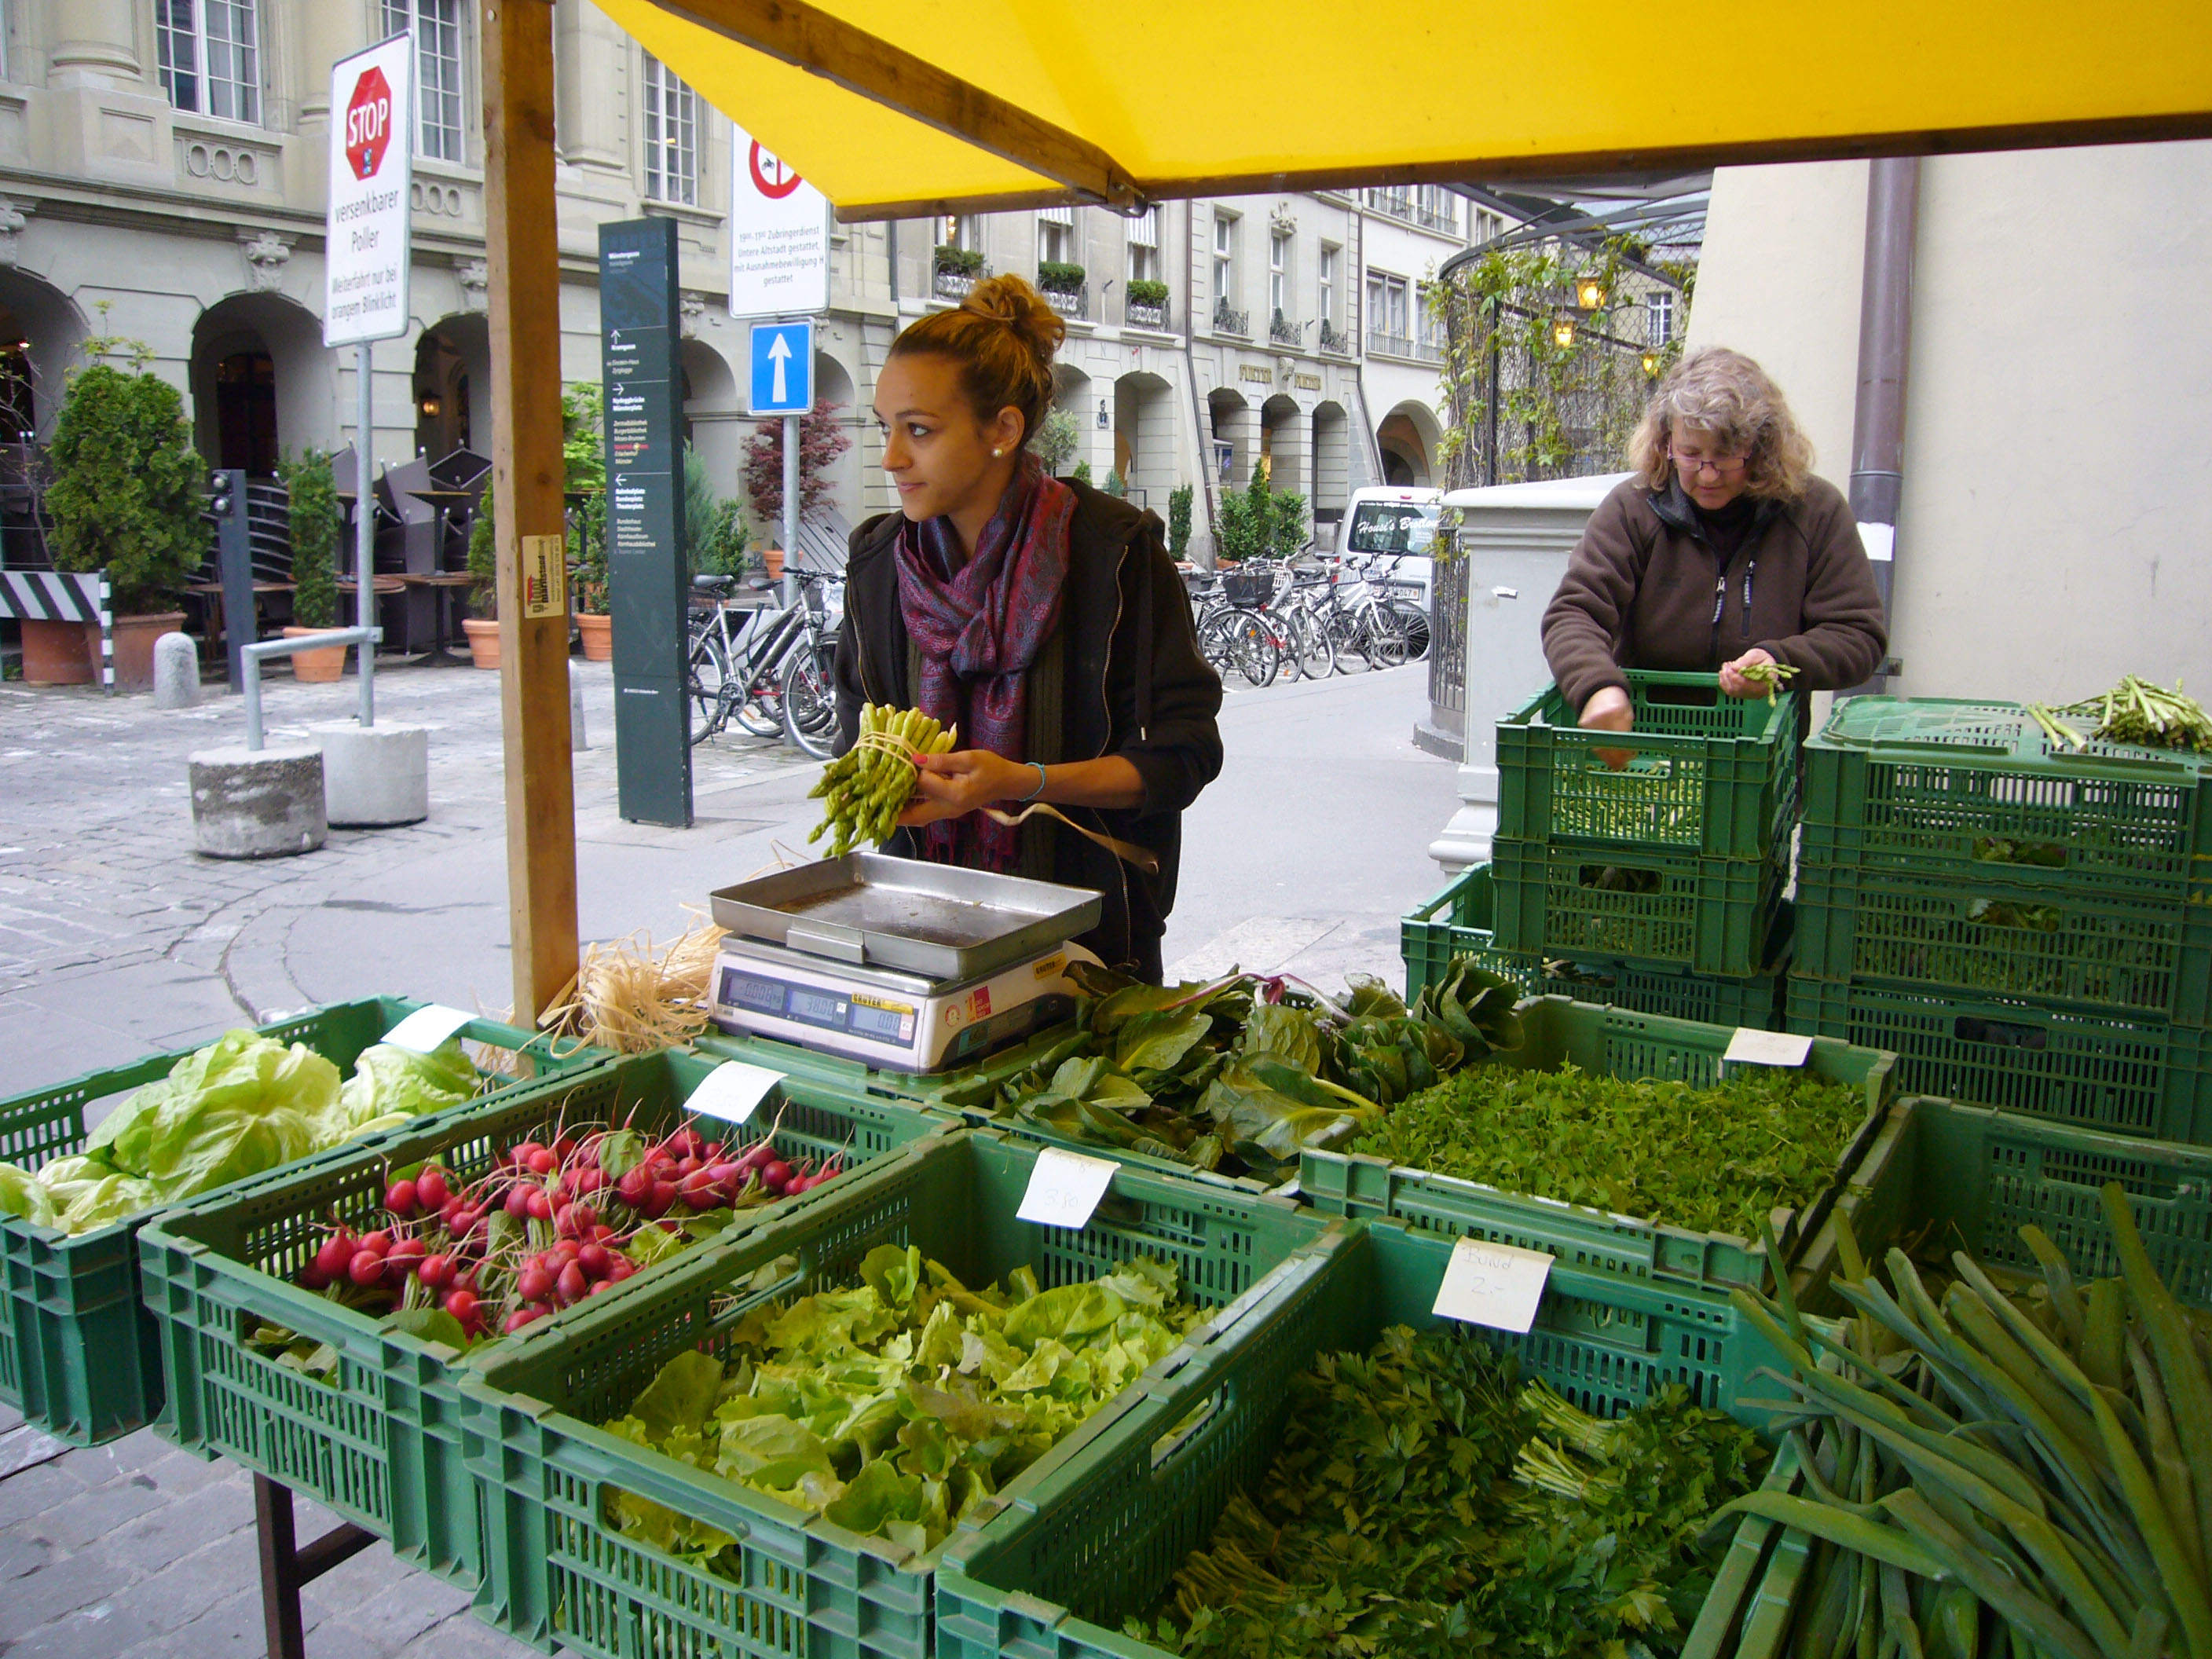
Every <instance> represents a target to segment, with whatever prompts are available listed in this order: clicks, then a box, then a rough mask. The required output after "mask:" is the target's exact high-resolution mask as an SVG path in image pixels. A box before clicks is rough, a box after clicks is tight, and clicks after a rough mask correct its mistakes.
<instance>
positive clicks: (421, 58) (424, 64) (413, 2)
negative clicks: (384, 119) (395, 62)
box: [384, 0, 467, 161]
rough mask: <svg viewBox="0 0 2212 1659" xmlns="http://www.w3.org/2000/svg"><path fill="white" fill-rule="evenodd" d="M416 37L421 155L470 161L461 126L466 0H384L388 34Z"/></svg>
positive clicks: (419, 149)
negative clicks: (409, 32)
mask: <svg viewBox="0 0 2212 1659" xmlns="http://www.w3.org/2000/svg"><path fill="white" fill-rule="evenodd" d="M409 29H411V30H412V31H413V32H414V35H415V108H416V123H415V125H416V134H417V137H416V146H415V148H416V154H417V155H427V156H428V157H429V158H430V159H431V160H433V161H465V160H466V159H467V151H466V149H465V147H464V140H465V138H466V137H467V133H466V130H465V127H464V126H463V125H462V105H461V88H462V85H463V82H462V79H461V0H384V32H385V33H386V34H398V33H402V32H404V31H406V30H409Z"/></svg>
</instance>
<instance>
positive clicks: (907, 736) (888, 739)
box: [806, 703, 960, 859]
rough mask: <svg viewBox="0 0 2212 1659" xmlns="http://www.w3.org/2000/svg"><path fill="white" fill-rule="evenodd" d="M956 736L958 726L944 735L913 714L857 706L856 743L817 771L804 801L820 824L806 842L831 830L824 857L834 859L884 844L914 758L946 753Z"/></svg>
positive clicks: (910, 780)
mask: <svg viewBox="0 0 2212 1659" xmlns="http://www.w3.org/2000/svg"><path fill="white" fill-rule="evenodd" d="M959 735H960V728H959V727H958V726H954V727H952V728H951V730H950V731H947V730H946V729H945V728H944V727H942V726H939V725H938V723H937V722H936V721H935V720H932V719H931V718H930V717H929V716H928V715H927V714H923V713H922V712H921V710H920V709H919V708H884V707H881V706H879V705H878V704H876V703H867V704H865V705H863V706H862V708H861V709H860V738H859V740H858V741H857V742H855V743H854V744H853V746H852V747H851V748H850V749H848V750H846V751H845V752H844V753H843V754H842V755H840V756H838V757H837V758H836V759H835V760H833V761H831V762H830V763H829V764H828V765H827V766H825V767H823V769H822V777H821V781H819V782H817V784H816V785H815V786H814V787H813V788H811V789H810V790H808V791H807V799H810V800H818V801H820V802H821V803H822V822H821V823H817V824H816V825H815V826H814V829H813V830H812V831H811V833H810V834H809V835H808V836H807V837H806V839H807V840H808V842H817V841H819V840H821V839H822V837H823V834H824V833H825V832H827V831H829V830H831V829H835V830H836V836H835V838H834V839H833V840H832V841H831V842H830V844H829V856H830V857H831V858H833V859H836V858H842V857H844V856H845V854H848V853H849V852H851V851H852V850H853V848H854V847H855V846H857V845H859V844H860V843H862V842H867V843H870V844H880V843H882V842H885V841H887V840H889V839H890V833H891V831H892V829H895V828H896V826H897V824H898V817H899V814H900V813H901V812H903V811H906V806H907V803H908V801H909V800H911V799H913V798H914V789H915V775H916V770H917V769H916V767H915V757H918V756H921V755H943V754H948V753H950V752H951V748H952V744H953V740H954V739H955V738H957V737H958V736H959Z"/></svg>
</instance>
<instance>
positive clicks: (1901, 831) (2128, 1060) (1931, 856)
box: [1785, 697, 2212, 1141]
mask: <svg viewBox="0 0 2212 1659" xmlns="http://www.w3.org/2000/svg"><path fill="white" fill-rule="evenodd" d="M2208 780H2212V761H2207V760H2205V759H2202V758H2200V757H2196V756H2192V755H2182V754H2176V753H2173V752H2171V751H2166V750H2151V749H2142V748H2136V747H2132V746H2129V745H2124V744H2109V743H2100V742H2096V741H2091V742H2089V743H2087V744H2086V745H2085V746H2083V747H2081V748H2079V749H2076V748H2075V747H2073V746H2072V745H2069V744H2053V743H2052V742H2051V740H2050V738H2048V737H2047V735H2046V734H2045V732H2044V731H2043V729H2042V727H2041V726H2039V724H2038V723H2037V722H2036V720H2034V718H2033V716H2032V715H2030V714H2028V712H2027V710H2026V709H2025V708H2021V707H2020V706H2019V705H2017V704H2014V703H2002V702H1956V701H1948V700H1936V699H1917V700H1916V699H1903V698H1891V697H1857V698H1852V699H1850V700H1849V701H1847V702H1842V703H1839V704H1838V705H1837V707H1836V710H1835V713H1834V714H1833V715H1832V717H1831V718H1830V720H1829V721H1828V723H1827V726H1826V728H1825V729H1824V730H1823V731H1822V732H1821V733H1820V736H1819V737H1818V738H1815V739H1814V741H1813V742H1811V743H1810V744H1808V745H1807V746H1806V757H1805V831H1804V844H1803V847H1802V852H1801V857H1800V866H1799V870H1798V877H1797V915H1796V951H1795V955H1794V957H1793V958H1792V962H1791V967H1790V975H1791V977H1790V987H1789V993H1788V1001H1787V1012H1786V1016H1785V1018H1786V1023H1787V1024H1789V1026H1790V1029H1792V1030H1804V1031H1812V1032H1816V1033H1819V1034H1821V1035H1825V1036H1842V1037H1844V1038H1846V1039H1847V1040H1848V1041H1850V1042H1861V1043H1869V1044H1873V1045H1875V1046H1877V1047H1880V1048H1889V1049H1893V1050H1894V1051H1895V1052H1896V1053H1897V1054H1898V1056H1899V1085H1900V1086H1902V1087H1904V1088H1905V1089H1908V1090H1911V1091H1917V1092H1921V1093H1926V1094H1939V1095H1945V1096H1949V1097H1954V1098H1957V1099H1961V1100H1969V1101H1975V1102H1979V1103H1984V1104H1988V1105H1993V1106H2002V1107H2007V1108H2010V1109H2015V1110H2019V1111H2025V1112H2032V1113H2035V1114H2038V1115H2043V1116H2047V1117H2053V1118H2062V1119H2068V1120H2071V1121H2075V1122H2080V1123H2086V1124H2092V1125H2094V1126H2096V1127H2100V1128H2108V1129H2114V1130H2118V1131H2121V1132H2124V1133H2133V1134H2141V1135H2149V1136H2153V1137H2155V1138H2158V1139H2170V1140H2182V1141H2199V1140H2212V1038H2208V1034H2207V1030H2206V1027H2207V1024H2208V1014H2209V1013H2212V996H2208V991H2209V990H2212V782H2208Z"/></svg>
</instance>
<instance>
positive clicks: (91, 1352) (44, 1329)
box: [0, 997, 606, 1446]
mask: <svg viewBox="0 0 2212 1659" xmlns="http://www.w3.org/2000/svg"><path fill="white" fill-rule="evenodd" d="M421 1006H422V1004H421V1003H419V1002H414V1001H410V1000H406V999H404V998H399V997H370V998H367V999H365V1000H361V1001H356V1002H336V1003H331V1005H329V1006H326V1007H322V1008H311V1009H307V1010H306V1011H304V1012H301V1013H297V1014H294V1015H291V1016H289V1018H284V1019H280V1020H275V1021H272V1022H271V1023H270V1024H266V1025H263V1026H260V1027H258V1028H257V1029H258V1030H259V1031H260V1032H261V1034H262V1035H263V1036H270V1037H276V1038H278V1039H280V1040H282V1041H283V1042H304V1043H306V1044H307V1047H309V1048H313V1050H314V1051H315V1052H316V1053H317V1054H320V1055H322V1056H323V1058H324V1059H325V1060H330V1061H331V1063H332V1064H334V1065H335V1066H337V1068H338V1070H339V1071H340V1072H341V1073H343V1074H345V1075H347V1076H350V1075H351V1074H352V1072H353V1063H354V1060H355V1059H356V1057H357V1056H358V1055H359V1054H360V1053H361V1051H362V1049H364V1048H369V1047H371V1046H373V1045H374V1044H375V1043H376V1042H379V1041H380V1040H381V1039H382V1037H383V1036H384V1034H385V1033H386V1031H388V1030H391V1029H392V1027H393V1026H394V1025H397V1024H398V1023H399V1022H400V1020H401V1019H403V1018H405V1017H406V1016H407V1014H409V1013H410V1012H412V1011H413V1010H415V1009H416V1008H419V1007H421ZM460 1035H461V1036H462V1037H463V1038H464V1039H465V1041H468V1042H476V1043H480V1044H483V1045H484V1046H485V1047H488V1048H500V1049H504V1050H507V1051H510V1052H521V1053H526V1054H528V1055H529V1056H530V1057H531V1061H532V1065H533V1066H538V1067H539V1068H542V1069H556V1070H561V1071H567V1070H573V1069H576V1068H578V1067H581V1066H595V1065H597V1064H599V1062H600V1061H601V1060H605V1058H606V1056H605V1053H604V1052H603V1051H601V1050H599V1049H597V1048H589V1049H575V1048H567V1049H563V1050H562V1051H561V1052H560V1053H559V1054H557V1055H556V1054H554V1053H553V1051H552V1050H551V1048H550V1046H549V1042H548V1040H547V1039H546V1038H544V1037H543V1036H532V1034H531V1033H529V1032H527V1031H522V1030H516V1029H515V1028H514V1027H513V1026H511V1025H503V1024H500V1023H499V1022H497V1021H495V1020H489V1019H476V1020H471V1021H470V1022H469V1024H466V1025H465V1026H463V1027H462V1028H461V1031H460ZM204 1046H205V1045H204V1044H201V1043H195V1044H193V1045H192V1047H191V1048H179V1049H175V1050H173V1051H172V1052H171V1053H168V1054H152V1055H149V1056H148V1057H147V1058H146V1059H144V1060H132V1061H131V1063H130V1064H129V1065H126V1066H111V1067H109V1068H107V1069H106V1070H104V1071H98V1072H88V1073H85V1074H84V1075H83V1076H82V1077H79V1078H73V1079H70V1081H68V1082H66V1083H57V1084H52V1085H49V1086H47V1087H46V1088H43V1089H33V1090H29V1091H26V1092H24V1093H22V1094H19V1095H16V1096H15V1097H13V1098H12V1099H9V1100H7V1101H4V1102H0V1159H4V1160H6V1161H7V1162H9V1163H11V1164H21V1165H22V1166H23V1167H24V1168H26V1169H30V1170H37V1169H40V1168H42V1167H43V1166H44V1165H46V1164H48V1163H50V1162H52V1160H53V1159H55V1158H64V1157H67V1156H69V1155H70V1154H72V1153H75V1152H82V1151H83V1150H84V1144H85V1140H86V1139H87V1137H88V1133H89V1130H88V1127H87V1125H86V1122H85V1113H86V1109H87V1108H88V1107H91V1106H94V1105H96V1104H98V1103H100V1102H103V1101H110V1102H112V1101H114V1100H115V1099H116V1097H118V1096H121V1095H125V1094H128V1093H130V1092H131V1091H134V1090H137V1089H139V1088H142V1087H143V1086H144V1085H147V1084H149V1083H154V1082H158V1081H159V1080H160V1079H163V1078H166V1077H167V1076H168V1074H169V1073H170V1072H171V1071H172V1070H173V1068H174V1067H175V1066H176V1064H177V1062H178V1061H179V1060H183V1059H185V1057H186V1056H187V1055H189V1054H192V1053H194V1052H195V1051H196V1050H197V1049H198V1048H203V1047H204ZM323 1156H326V1157H327V1156H331V1154H324V1155H323ZM295 1167H298V1166H296V1165H295ZM152 1213H153V1212H151V1211H149V1212H147V1214H146V1215H139V1216H133V1217H131V1218H130V1219H129V1220H126V1221H119V1222H117V1223H115V1224H114V1225H112V1226H106V1227H101V1228H98V1229H96V1230H94V1231H91V1232H87V1233H79V1234H78V1235H77V1236H76V1237H74V1238H72V1237H70V1236H69V1235H68V1234H66V1233H63V1232H58V1231H55V1230H53V1229H52V1228H49V1227H40V1226H34V1225H32V1224H31V1223H30V1222H28V1221H26V1220H24V1219H23V1218H21V1217H18V1216H6V1215H0V1403H5V1404H7V1405H10V1406H15V1407H18V1408H20V1409H21V1412H22V1413H23V1416H24V1419H25V1420H27V1422H29V1423H31V1424H32V1425H33V1426H35V1427H37V1428H39V1429H41V1430H43V1431H45V1432H46V1433H48V1434H51V1435H54V1436H56V1437H58V1438H60V1439H63V1440H66V1441H68V1442H69V1443H70V1444H72V1445H77V1446H94V1445H99V1444H100V1443H102V1442H104V1441H108V1440H112V1439H114V1438H116V1437H118V1436H119V1435H125V1434H129V1433H130V1432H131V1431H133V1430H135V1429H141V1428H143V1427H145V1426H146V1425H147V1424H149V1423H150V1422H152V1421H153V1420H154V1418H155V1414H156V1413H158V1412H159V1411H160V1410H161V1353H160V1351H159V1350H158V1349H157V1348H156V1347H155V1339H154V1328H153V1325H152V1322H150V1320H149V1318H148V1316H147V1313H146V1310H145V1307H144V1304H143V1303H142V1302H141V1301H140V1299H139V1293H138V1246H137V1239H138V1233H139V1229H140V1228H141V1227H143V1225H145V1223H146V1220H147V1218H148V1216H150V1215H151V1214H152Z"/></svg>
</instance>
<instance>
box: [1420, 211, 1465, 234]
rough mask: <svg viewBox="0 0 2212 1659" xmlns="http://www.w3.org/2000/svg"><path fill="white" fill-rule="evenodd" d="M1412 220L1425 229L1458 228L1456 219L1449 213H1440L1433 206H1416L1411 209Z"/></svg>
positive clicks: (1449, 229) (1446, 229) (1452, 229)
mask: <svg viewBox="0 0 2212 1659" xmlns="http://www.w3.org/2000/svg"><path fill="white" fill-rule="evenodd" d="M1413 222H1414V223H1415V224H1417V225H1419V226H1420V227H1421V228H1423V229H1425V230H1443V231H1457V230H1458V229H1459V222H1458V221H1457V220H1455V218H1453V216H1451V215H1450V214H1449V213H1440V212H1438V211H1437V210H1436V209H1434V208H1425V207H1419V206H1416V207H1415V208H1414V209H1413Z"/></svg>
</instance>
